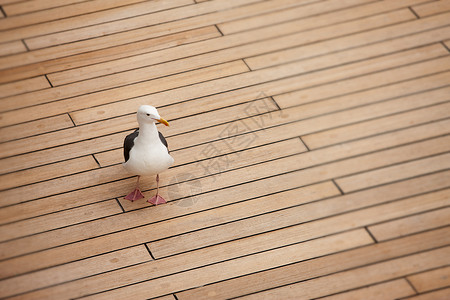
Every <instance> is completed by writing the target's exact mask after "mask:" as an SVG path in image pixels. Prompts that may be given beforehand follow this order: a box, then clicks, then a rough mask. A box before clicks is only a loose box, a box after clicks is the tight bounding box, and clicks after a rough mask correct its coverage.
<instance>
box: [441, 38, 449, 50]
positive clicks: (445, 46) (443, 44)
mask: <svg viewBox="0 0 450 300" xmlns="http://www.w3.org/2000/svg"><path fill="white" fill-rule="evenodd" d="M441 44H442V46H444V48H445V49H447V51H448V52H450V48H449V47H447V45H446V44H445V43H444V42H443V41H442V42H441Z"/></svg>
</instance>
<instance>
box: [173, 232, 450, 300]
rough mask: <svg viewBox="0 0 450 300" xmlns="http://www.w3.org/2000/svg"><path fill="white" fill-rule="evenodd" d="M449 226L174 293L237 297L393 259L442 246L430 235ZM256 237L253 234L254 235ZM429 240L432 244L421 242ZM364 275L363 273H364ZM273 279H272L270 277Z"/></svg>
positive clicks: (182, 296) (193, 296) (180, 296)
mask: <svg viewBox="0 0 450 300" xmlns="http://www.w3.org/2000/svg"><path fill="white" fill-rule="evenodd" d="M448 232H449V229H448V228H445V229H441V230H436V231H432V232H427V233H424V234H419V235H413V236H410V237H406V238H402V239H397V240H393V241H389V242H385V243H378V244H375V245H370V246H366V247H361V248H358V249H353V250H348V251H345V252H342V253H337V254H334V255H328V256H324V257H321V258H317V259H312V260H308V261H304V262H296V263H292V264H289V265H286V266H283V267H280V268H276V269H272V270H266V271H263V272H258V273H255V274H250V275H245V276H242V277H238V278H234V279H229V280H226V281H222V282H217V283H213V284H210V285H206V286H203V287H197V288H195V289H192V290H188V291H183V292H181V293H176V295H177V297H178V299H180V300H181V299H203V298H207V297H211V295H214V297H215V298H216V299H225V298H231V297H238V296H240V295H243V294H250V293H253V292H257V291H260V290H264V289H269V288H273V287H276V286H279V285H287V284H291V283H293V282H298V281H303V280H307V279H310V278H315V277H320V276H324V275H327V274H332V273H335V272H339V271H343V270H347V269H351V268H355V267H360V266H364V265H368V264H371V263H376V262H378V261H385V260H388V259H394V258H397V257H401V256H404V255H409V254H411V253H415V252H420V251H424V250H427V249H433V248H434V247H436V243H437V244H438V245H446V243H447V242H444V241H435V240H432V239H430V238H434V237H436V235H438V236H442V237H445V238H446V239H448V237H446V236H445V235H443V234H445V233H447V234H448ZM254 238H256V237H254ZM428 241H432V243H433V245H434V246H432V245H424V243H427V242H428ZM365 277H367V274H366V276H365ZM274 278H276V280H274Z"/></svg>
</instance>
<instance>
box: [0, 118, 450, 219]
mask: <svg viewBox="0 0 450 300" xmlns="http://www.w3.org/2000/svg"><path fill="white" fill-rule="evenodd" d="M448 122H449V121H441V122H436V123H431V124H427V125H424V126H419V127H412V128H409V129H405V130H401V131H398V132H396V133H388V134H384V135H379V136H376V137H372V138H369V139H365V140H361V141H355V142H352V143H350V144H349V145H348V146H347V151H348V152H346V155H348V156H351V155H357V154H361V153H364V152H367V151H375V150H380V149H383V148H388V147H392V146H395V145H401V144H404V143H410V142H413V141H416V140H421V139H423V138H427V137H430V133H435V134H436V136H439V135H442V134H443V133H446V132H448V128H450V126H448V125H449V124H448ZM276 129H278V131H275V132H273V134H271V132H267V134H266V138H267V137H270V136H272V137H273V136H276V139H275V140H277V139H279V138H283V136H281V137H280V134H281V133H283V132H286V129H285V128H283V127H276ZM260 142H262V141H260ZM265 142H270V140H269V141H265ZM265 142H264V143H265ZM264 143H263V144H264ZM375 145H376V147H375ZM213 146H214V148H217V147H220V146H226V147H228V146H227V145H226V144H225V145H224V144H223V143H222V144H220V143H214V144H213ZM341 147H342V146H341V145H339V146H335V147H334V148H333V147H331V148H330V150H328V151H329V152H325V153H324V156H323V157H327V156H330V160H333V159H339V158H340V157H339V156H335V155H336V154H337V153H338V152H339V151H338V150H339V149H341ZM197 148H198V152H201V151H203V150H204V149H205V147H204V146H199V147H197ZM56 149H57V148H56ZM219 149H222V148H219ZM67 151H68V152H70V151H73V150H72V149H67ZM221 151H223V150H221ZM322 151H326V150H322ZM43 154H44V155H46V154H48V155H53V154H52V153H46V152H44V153H43ZM176 157H177V163H178V162H179V160H180V159H181V158H180V155H179V154H178V155H177V156H176ZM186 157H187V158H186V159H184V161H185V162H186V161H192V160H193V159H205V158H208V155H205V156H200V157H193V156H192V155H190V154H189V153H188V155H186ZM188 159H189V160H188ZM180 163H182V162H180ZM318 163H320V161H319V162H318ZM190 169H192V168H190ZM201 169H203V168H201ZM286 176H287V177H288V178H285V177H286ZM286 176H277V177H273V178H271V179H270V180H269V179H267V180H264V181H263V183H262V187H264V189H261V186H260V183H259V182H255V184H256V186H257V188H247V189H244V190H245V191H253V190H257V191H260V192H263V191H266V192H267V193H269V192H270V191H273V190H276V191H282V190H283V187H284V188H289V187H290V188H292V186H291V185H289V183H293V182H296V180H293V179H295V178H298V175H297V173H293V174H292V175H286ZM290 176H293V177H292V178H291V177H290ZM289 178H291V179H289ZM444 178H445V176H444ZM272 183H273V184H272ZM133 184H134V180H125V181H122V182H114V183H112V184H107V185H101V186H98V187H92V188H88V189H85V190H79V191H74V192H69V193H66V194H63V195H57V196H52V197H47V198H44V199H41V200H36V201H33V202H28V203H23V204H20V205H18V206H10V207H8V208H3V209H2V210H0V216H1V218H0V220H3V221H4V222H11V221H14V220H18V219H19V220H20V218H27V217H32V216H37V215H40V214H45V213H50V212H54V211H58V210H62V209H67V208H70V207H76V206H78V205H83V204H88V203H92V202H93V200H92V199H95V200H98V201H101V200H106V199H109V198H113V197H114V195H117V194H118V193H123V190H126V189H128V188H129V187H130V186H132V185H133ZM286 184H288V185H286ZM248 185H249V184H247V185H244V186H243V187H246V186H248ZM250 185H251V184H250ZM266 188H267V190H266ZM108 191H110V192H108ZM187 192H188V194H187V195H191V194H192V191H190V190H189V191H187ZM227 193H230V192H229V191H227ZM218 197H220V196H218ZM234 197H238V199H241V197H245V196H244V193H243V191H242V190H241V191H240V192H239V194H237V195H236V194H234ZM249 197H251V196H249ZM71 199H77V201H76V202H74V201H71ZM194 199H200V200H201V199H203V196H198V195H197V196H195V198H194ZM206 199H208V198H206ZM206 199H203V201H200V203H202V204H205V205H206V203H209V202H208V201H207V200H206ZM226 199H230V200H231V199H234V198H230V197H228V198H226ZM172 200H176V199H172ZM178 201H180V200H178ZM181 201H182V200H181ZM49 203H51V205H49ZM175 203H178V202H175ZM122 205H125V207H127V206H126V205H127V204H126V203H122ZM196 205H197V206H199V202H198V201H197V202H196ZM143 206H145V205H144V204H137V203H135V204H134V206H128V207H127V208H128V209H134V208H139V207H143ZM200 208H201V207H200V206H199V209H200ZM19 212H20V213H19ZM166 213H167V212H166Z"/></svg>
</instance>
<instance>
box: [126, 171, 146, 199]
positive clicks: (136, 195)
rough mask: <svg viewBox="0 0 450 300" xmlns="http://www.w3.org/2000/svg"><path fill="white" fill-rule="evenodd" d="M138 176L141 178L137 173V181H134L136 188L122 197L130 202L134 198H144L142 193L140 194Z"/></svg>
mask: <svg viewBox="0 0 450 300" xmlns="http://www.w3.org/2000/svg"><path fill="white" fill-rule="evenodd" d="M140 178H141V176H139V175H138V177H137V182H136V188H135V189H134V191H132V192H131V193H129V194H128V195H126V196H125V198H124V199H127V200H130V201H131V202H133V201H134V200H139V199H142V198H144V195H143V194H142V192H141V190H140V189H139V179H140Z"/></svg>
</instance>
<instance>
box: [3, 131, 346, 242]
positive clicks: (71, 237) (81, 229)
mask: <svg viewBox="0 0 450 300" xmlns="http://www.w3.org/2000/svg"><path fill="white" fill-rule="evenodd" d="M297 141H298V142H299V140H298V139H297ZM299 144H300V142H299V143H298V144H292V143H291V147H292V148H294V149H295V150H294V151H295V152H298V151H299V149H298V148H300V145H299ZM285 145H286V144H285ZM263 150H265V149H262V151H263ZM294 151H292V152H294ZM300 151H301V150H300ZM250 163H251V162H250ZM199 171H200V172H199V173H202V172H203V170H201V169H200V170H199ZM195 175H196V174H193V176H195ZM321 188H322V189H323V191H321V192H318V191H317V190H316V189H312V190H313V192H314V193H312V192H309V191H310V190H309V189H305V197H306V200H308V197H312V199H313V200H314V199H317V198H320V195H322V196H323V197H327V196H330V195H336V194H339V191H338V190H337V189H336V187H335V186H334V185H331V184H328V186H321ZM306 200H305V201H306ZM266 201H267V200H266ZM296 201H299V200H298V197H296ZM311 201H312V200H311ZM288 203H289V201H286V205H289V204H288ZM272 205H276V204H273V203H272ZM283 205H285V204H283ZM290 205H294V204H293V203H291V204H290ZM270 207H271V206H270V203H269V204H268V205H267V206H266V207H265V206H261V207H258V208H257V210H256V211H258V209H259V210H262V212H260V213H263V212H265V211H266V210H270ZM233 211H234V210H233ZM239 211H241V212H243V211H244V210H242V209H240V210H238V211H237V212H236V213H235V214H230V215H229V218H238V217H237V216H235V215H236V214H238V213H239ZM208 213H210V212H208ZM208 213H206V215H208ZM256 213H257V212H255V214H256ZM124 217H125V216H117V217H116V218H112V219H108V220H105V219H103V220H99V221H97V222H94V223H88V224H84V225H80V226H77V227H72V228H65V229H61V230H59V231H52V232H47V233H45V234H43V235H36V236H32V237H29V238H28V239H31V240H36V244H35V246H33V247H39V245H38V244H39V243H41V242H43V243H44V244H41V246H44V245H46V246H44V247H47V246H50V244H49V240H53V241H52V242H50V243H54V244H55V245H59V244H65V243H69V241H70V242H74V241H76V240H78V239H80V240H82V239H84V238H87V237H86V234H88V236H92V234H93V233H92V230H86V229H85V228H86V226H87V227H89V228H98V224H97V223H101V224H105V223H106V222H111V224H110V226H105V229H106V230H107V231H106V232H105V233H111V232H114V231H118V230H119V229H120V230H124V229H126V227H123V225H119V224H117V223H124V222H123V221H122V222H117V219H120V220H123V219H124ZM195 217H196V216H194V218H195ZM240 217H242V216H240ZM204 218H206V217H204ZM188 219H189V218H188ZM213 219H214V220H213V221H217V220H215V218H213ZM205 221H206V219H205ZM139 222H141V224H146V223H148V219H147V218H145V219H143V220H142V219H141V220H140V221H138V220H136V221H135V226H137V225H138V224H139ZM114 224H115V225H114ZM77 228H78V229H77ZM118 228H119V229H118ZM183 230H186V229H183ZM63 232H70V234H68V235H67V236H65V237H62V235H65V234H63ZM75 232H78V237H76V236H77V234H76V233H75ZM98 233H99V230H98V229H97V230H96V233H95V234H94V236H96V235H98ZM44 236H52V237H53V238H51V239H49V238H45V237H44ZM61 238H63V239H64V240H65V241H63V240H61ZM39 241H41V242H39ZM22 242H25V240H22V241H17V240H16V241H15V242H14V241H13V242H12V243H13V244H15V243H22ZM35 249H37V248H35ZM28 250H32V249H31V248H28Z"/></svg>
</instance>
